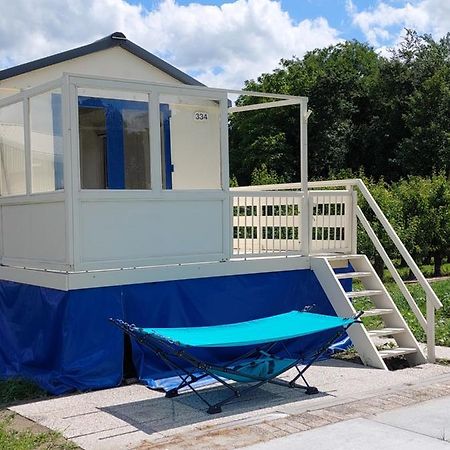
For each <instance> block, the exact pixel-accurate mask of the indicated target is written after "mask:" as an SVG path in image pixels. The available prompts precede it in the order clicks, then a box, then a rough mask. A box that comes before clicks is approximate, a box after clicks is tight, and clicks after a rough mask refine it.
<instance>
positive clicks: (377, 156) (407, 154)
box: [230, 31, 450, 185]
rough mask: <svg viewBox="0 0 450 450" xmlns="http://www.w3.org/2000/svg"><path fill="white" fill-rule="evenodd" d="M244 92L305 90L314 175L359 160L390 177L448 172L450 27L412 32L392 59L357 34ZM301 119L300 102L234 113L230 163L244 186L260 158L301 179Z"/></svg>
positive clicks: (289, 63)
mask: <svg viewBox="0 0 450 450" xmlns="http://www.w3.org/2000/svg"><path fill="white" fill-rule="evenodd" d="M245 89H248V90H254V91H264V92H275V93H283V94H292V95H303V96H308V97H309V108H310V109H311V110H312V111H313V114H312V115H311V116H310V119H309V125H308V147H309V168H310V177H311V178H329V176H330V174H331V173H336V172H339V171H341V170H348V169H350V170H352V171H354V172H355V171H356V172H357V171H358V170H359V169H360V168H361V167H363V168H364V171H365V173H366V174H367V175H368V176H369V177H371V178H374V179H375V180H379V179H380V178H384V179H385V180H386V181H387V182H389V183H390V182H391V181H395V180H398V179H400V178H401V177H407V176H411V175H422V176H424V175H426V176H431V174H432V173H433V171H436V172H438V171H443V173H444V174H445V175H448V174H449V172H450V33H449V34H448V35H447V36H444V37H443V38H442V39H440V40H439V41H434V40H433V39H432V38H431V37H430V36H427V35H425V36H420V35H418V34H417V33H415V32H413V31H408V33H407V36H406V38H405V40H404V41H403V43H402V45H401V46H400V48H399V50H397V51H395V52H393V53H392V55H391V57H390V58H385V57H383V56H380V55H378V54H377V53H376V52H375V51H374V50H373V49H372V48H371V47H369V46H368V45H366V44H362V43H360V42H357V41H350V42H344V43H339V44H336V45H334V46H330V47H327V48H323V49H316V50H314V51H311V52H308V53H306V54H305V56H304V57H303V58H302V59H298V58H292V59H286V60H281V62H280V65H279V67H278V68H277V69H275V70H274V71H273V72H272V73H267V74H262V75H261V76H260V77H259V78H258V79H257V80H250V81H247V82H246V83H245ZM264 101H267V100H266V99H262V98H251V97H241V98H240V99H238V104H240V105H245V104H249V103H255V102H264ZM298 124H299V111H298V107H285V108H275V109H270V110H262V111H251V112H246V113H242V114H239V113H237V114H234V115H233V117H232V118H231V121H230V149H231V150H230V166H231V172H232V173H234V174H236V176H237V179H238V181H239V183H240V184H241V185H245V184H248V183H249V182H250V179H251V174H252V172H253V170H254V169H255V168H257V167H260V165H261V164H262V163H265V164H266V165H267V168H268V170H269V171H275V172H276V173H277V175H278V176H280V177H282V178H283V179H284V180H285V181H286V182H291V181H298V180H299V179H300V174H299V146H300V143H299V136H298Z"/></svg>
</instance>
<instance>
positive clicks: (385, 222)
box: [355, 178, 443, 309]
mask: <svg viewBox="0 0 450 450" xmlns="http://www.w3.org/2000/svg"><path fill="white" fill-rule="evenodd" d="M355 181H356V186H357V187H358V189H359V191H360V192H361V194H362V195H363V197H364V198H365V199H366V201H367V203H368V204H369V206H370V207H371V209H372V211H373V212H374V213H375V216H376V217H377V219H378V220H379V221H380V223H381V225H382V226H383V228H384V230H385V231H386V233H387V234H388V236H389V238H390V239H391V241H392V242H393V243H394V245H395V246H396V247H397V250H398V251H399V252H400V255H401V256H402V258H403V259H404V261H405V262H406V264H407V265H408V267H409V268H410V269H411V271H412V273H413V274H414V276H415V277H416V279H417V281H418V283H419V284H420V286H422V288H423V290H424V291H425V293H426V294H427V298H429V299H430V301H431V303H432V304H433V306H434V308H435V309H440V308H442V306H443V305H442V302H441V301H440V300H439V298H438V296H437V295H436V293H435V292H434V291H433V288H432V287H431V285H430V283H429V282H428V280H427V279H426V278H425V275H424V274H423V273H422V271H421V270H420V269H419V267H418V266H417V264H416V262H415V261H414V259H413V257H412V256H411V254H410V253H409V252H408V250H407V249H406V247H405V245H404V244H403V242H402V240H401V239H400V238H399V237H398V234H397V233H396V232H395V230H394V228H393V227H392V225H391V224H390V223H389V221H388V219H387V217H386V216H385V215H384V213H383V211H382V210H381V208H380V206H379V205H378V203H377V202H376V201H375V199H374V198H373V196H372V194H371V193H370V191H369V189H368V188H367V186H366V185H365V184H364V182H363V180H361V179H359V178H358V179H356V180H355Z"/></svg>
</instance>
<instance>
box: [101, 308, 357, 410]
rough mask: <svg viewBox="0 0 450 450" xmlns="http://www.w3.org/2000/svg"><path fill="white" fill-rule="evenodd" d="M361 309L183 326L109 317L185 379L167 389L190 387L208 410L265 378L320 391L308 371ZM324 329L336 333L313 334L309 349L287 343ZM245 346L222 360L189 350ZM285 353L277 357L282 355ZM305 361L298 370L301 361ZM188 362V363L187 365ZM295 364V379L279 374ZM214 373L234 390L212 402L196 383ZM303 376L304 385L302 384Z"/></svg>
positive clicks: (175, 392) (311, 391) (170, 394)
mask: <svg viewBox="0 0 450 450" xmlns="http://www.w3.org/2000/svg"><path fill="white" fill-rule="evenodd" d="M360 315H361V314H357V315H355V316H354V317H352V318H342V317H335V316H326V315H322V314H313V313H310V312H305V311H291V312H289V313H285V314H279V315H276V316H271V317H266V318H263V319H256V320H250V321H246V322H239V323H232V324H226V325H215V326H204V327H182V328H140V327H136V326H135V325H132V324H128V323H126V322H124V321H122V320H120V319H110V320H111V321H112V322H113V323H114V324H115V325H116V326H118V327H119V328H120V329H122V330H123V331H124V332H126V333H127V334H129V335H130V336H132V337H133V338H135V339H136V340H137V342H139V343H140V344H142V345H144V346H145V347H148V348H149V349H151V350H152V351H154V352H155V353H156V354H157V355H158V356H159V357H160V358H161V359H162V360H163V361H164V362H165V363H166V364H167V365H168V366H169V367H171V368H172V369H174V370H175V371H176V372H177V373H178V374H179V377H180V379H181V382H180V384H179V385H178V386H177V387H176V388H174V389H171V390H170V391H168V392H167V393H166V397H168V398H172V397H175V396H177V395H179V390H180V389H182V388H185V387H188V388H190V389H191V390H192V391H193V392H194V393H195V394H196V395H197V396H198V397H199V398H200V399H201V400H202V401H203V402H204V403H205V404H206V405H208V411H207V412H208V413H209V414H215V413H219V412H221V411H222V409H221V407H222V406H223V405H224V404H226V403H229V402H230V401H232V400H233V399H235V398H237V397H240V396H241V395H242V394H244V393H246V392H249V391H251V390H253V389H256V388H257V387H260V386H262V385H263V384H265V383H272V384H277V385H282V386H286V387H290V388H301V389H304V390H305V393H306V394H316V393H318V390H317V388H315V387H313V386H310V385H309V384H308V382H307V381H306V379H305V377H304V373H305V372H306V370H307V369H308V368H309V367H310V366H311V365H312V364H313V363H314V362H315V361H317V360H318V359H319V358H320V357H321V356H322V355H323V354H324V353H325V352H326V351H327V349H328V347H330V346H331V345H332V344H333V343H334V342H335V341H337V340H338V339H339V338H340V337H341V336H342V334H344V333H345V332H346V330H347V328H348V327H350V326H351V325H352V324H354V323H355V322H358V318H359V317H360ZM322 332H332V337H331V338H330V337H329V335H327V338H326V340H325V342H324V340H323V337H322V339H310V340H309V341H308V349H307V351H305V352H302V354H296V355H292V354H290V352H289V351H288V349H287V347H286V346H285V341H287V340H289V339H302V338H305V337H306V336H309V337H311V336H314V335H316V336H317V337H319V336H321V335H320V333H322ZM201 347H206V348H208V347H209V348H224V347H242V348H243V350H242V352H243V353H242V354H241V355H240V356H239V357H238V358H235V359H234V360H233V361H229V362H227V363H223V364H218V363H210V362H208V361H202V360H200V359H199V358H198V357H196V356H195V355H194V354H193V353H195V352H192V351H191V350H194V349H195V348H201ZM280 353H281V354H282V356H279V354H280ZM300 364H304V367H303V368H302V369H300V368H299V367H298V366H299V365H300ZM186 366H187V367H186ZM294 367H295V368H296V369H297V374H296V376H295V377H294V378H293V379H292V380H291V381H284V380H280V379H276V377H278V376H279V375H281V374H282V373H284V372H286V371H288V370H289V369H291V368H294ZM207 376H211V377H212V378H214V379H215V380H216V381H218V382H219V383H221V384H222V385H223V386H225V387H226V388H228V389H229V390H231V391H232V395H231V396H230V397H227V398H225V399H224V400H222V401H221V402H218V403H216V404H214V405H212V404H210V403H209V402H208V401H207V400H206V398H205V397H204V395H202V393H201V391H199V390H198V389H196V388H195V387H194V386H193V384H194V383H196V382H197V381H199V380H201V379H202V378H205V377H207ZM299 378H301V379H302V380H303V382H304V383H305V384H304V385H301V384H298V383H297V380H298V379H299ZM228 380H233V381H237V382H239V383H252V385H251V386H250V387H245V388H243V389H240V388H239V387H237V386H236V385H234V384H231V383H229V382H228Z"/></svg>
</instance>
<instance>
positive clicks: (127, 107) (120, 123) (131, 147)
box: [78, 89, 151, 189]
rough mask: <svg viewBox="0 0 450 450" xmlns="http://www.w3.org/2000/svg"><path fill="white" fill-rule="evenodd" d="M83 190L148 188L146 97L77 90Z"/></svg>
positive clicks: (147, 118) (103, 91) (143, 95)
mask: <svg viewBox="0 0 450 450" xmlns="http://www.w3.org/2000/svg"><path fill="white" fill-rule="evenodd" d="M78 111H79V138H80V173H81V187H82V189H150V187H151V186H150V139H149V115H148V96H147V95H146V94H139V93H130V92H119V91H112V90H108V91H106V90H98V89H79V91H78Z"/></svg>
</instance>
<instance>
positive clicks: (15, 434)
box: [0, 378, 78, 450]
mask: <svg viewBox="0 0 450 450" xmlns="http://www.w3.org/2000/svg"><path fill="white" fill-rule="evenodd" d="M46 396H47V394H46V392H45V391H43V390H42V389H41V388H39V387H38V386H37V385H36V384H34V383H33V382H31V381H27V380H24V379H22V378H12V379H8V380H1V379H0V449H1V450H35V449H36V450H41V449H42V450H44V449H61V450H72V449H77V448H78V447H77V446H76V445H75V444H72V443H71V442H69V441H67V440H65V439H64V438H63V437H62V436H61V434H59V433H56V432H54V431H49V430H47V429H46V428H44V427H39V428H38V430H36V428H37V427H38V426H37V425H36V424H34V423H33V422H30V421H28V420H27V419H25V418H23V417H21V416H19V415H17V414H12V413H10V412H9V411H7V410H2V408H6V407H7V406H9V405H11V404H14V403H17V402H20V401H25V400H34V399H38V398H44V397H46ZM30 427H31V428H33V429H30Z"/></svg>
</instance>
